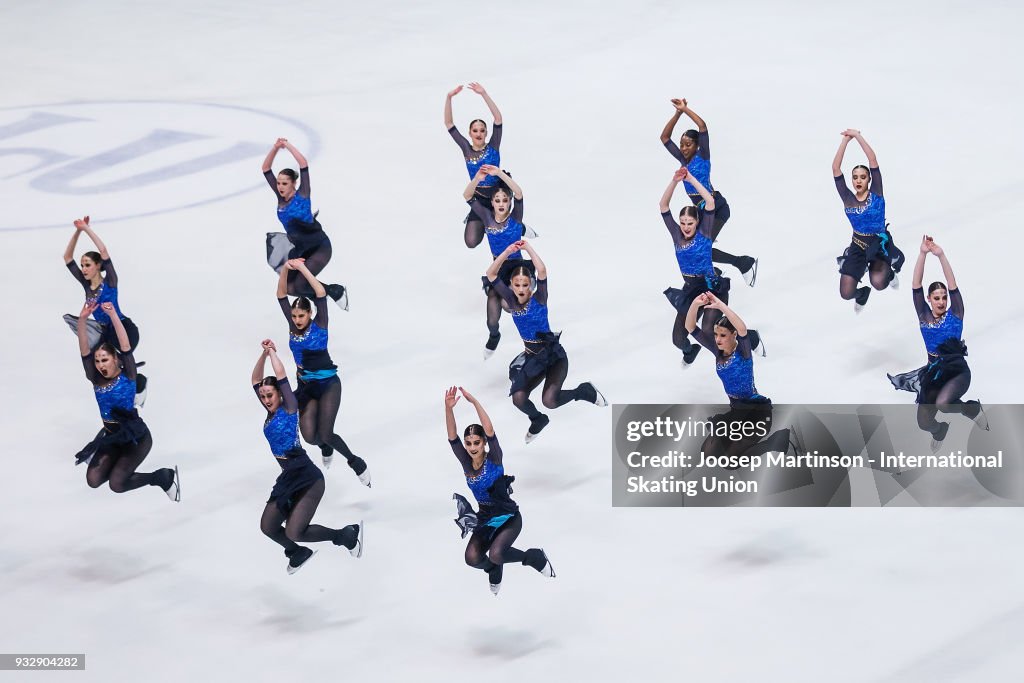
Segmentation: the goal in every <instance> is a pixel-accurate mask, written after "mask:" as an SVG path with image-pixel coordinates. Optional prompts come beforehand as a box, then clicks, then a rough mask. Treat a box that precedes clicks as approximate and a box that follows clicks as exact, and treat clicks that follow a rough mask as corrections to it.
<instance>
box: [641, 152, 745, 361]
mask: <svg viewBox="0 0 1024 683" xmlns="http://www.w3.org/2000/svg"><path fill="white" fill-rule="evenodd" d="M681 182H685V183H689V184H690V185H691V186H692V187H693V189H694V191H695V192H697V193H698V194H699V195H700V196H701V198H702V201H703V203H704V209H703V211H699V210H698V209H697V208H696V206H684V207H683V210H682V211H680V212H679V221H678V222H676V219H675V218H673V217H672V212H671V210H670V208H669V205H670V202H671V201H672V195H673V194H674V193H675V190H676V187H677V186H678V185H679V183H681ZM659 208H660V209H661V219H662V221H663V222H664V223H665V227H666V228H668V234H669V236H670V237H671V238H672V243H673V245H674V246H675V251H676V262H677V263H678V264H679V272H680V274H681V275H682V276H683V282H684V285H683V288H682V289H676V288H675V287H669V288H668V289H666V290H665V292H664V293H665V297H666V298H667V299H668V301H669V303H670V304H672V307H673V308H675V309H676V320H675V323H674V324H673V326H672V343H673V344H674V345H675V346H676V348H678V349H679V350H680V351H682V352H683V361H682V367H684V368H687V367H689V366H690V364H691V363H693V361H694V359H695V358H696V357H697V354H698V353H699V352H700V345H699V344H693V343H691V342H690V340H689V339H687V332H688V331H687V329H686V314H687V312H688V311H689V310H690V304H691V303H692V302H693V300H694V299H695V298H696V297H697V296H699V295H701V294H703V293H704V292H711V293H713V294H715V295H716V296H717V297H718V298H720V299H721V300H722V301H725V302H728V301H729V278H727V277H722V276H721V274H720V271H718V270H717V269H716V268H715V267H714V265H713V263H712V261H711V250H712V248H711V245H712V244H713V243H714V240H715V237H716V235H717V232H716V229H715V225H716V223H717V221H716V219H715V216H716V214H717V212H718V203H717V202H716V201H715V197H714V196H713V195H712V194H711V192H710V191H709V190H708V189H707V188H706V187H704V184H703V183H702V182H701V181H700V180H698V179H697V178H695V177H694V176H693V175H692V174H691V173H690V172H689V170H688V169H687V168H686V167H683V168H680V169H679V170H678V171H676V172H675V173H674V174H672V180H671V182H669V184H668V187H667V188H665V192H664V193H663V194H662V196H661V202H660V203H659ZM720 317H721V312H720V311H717V310H713V309H712V310H708V311H703V312H702V321H701V325H702V327H703V329H704V334H705V336H707V337H709V338H710V337H711V335H712V329H713V328H714V326H715V323H716V322H718V319H719V318H720ZM750 332H751V334H750V336H751V345H752V347H753V348H755V349H756V348H757V347H758V346H760V343H761V338H760V335H758V333H757V330H751V331H750ZM762 352H763V349H762Z"/></svg>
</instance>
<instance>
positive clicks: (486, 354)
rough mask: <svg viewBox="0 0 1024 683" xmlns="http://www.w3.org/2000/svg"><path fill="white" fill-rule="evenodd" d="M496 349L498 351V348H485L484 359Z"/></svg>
mask: <svg viewBox="0 0 1024 683" xmlns="http://www.w3.org/2000/svg"><path fill="white" fill-rule="evenodd" d="M495 351H497V349H484V360H487V359H488V358H490V357H491V356H493V355H494V352H495Z"/></svg>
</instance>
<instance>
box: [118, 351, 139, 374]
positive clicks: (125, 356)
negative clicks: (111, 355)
mask: <svg viewBox="0 0 1024 683" xmlns="http://www.w3.org/2000/svg"><path fill="white" fill-rule="evenodd" d="M120 356H121V372H122V373H123V374H124V376H125V377H127V378H128V379H130V380H132V381H134V380H135V379H136V378H137V377H138V376H139V371H138V369H137V368H136V367H135V356H134V355H133V354H132V352H131V351H129V352H128V353H120Z"/></svg>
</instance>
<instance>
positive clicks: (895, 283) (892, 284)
mask: <svg viewBox="0 0 1024 683" xmlns="http://www.w3.org/2000/svg"><path fill="white" fill-rule="evenodd" d="M899 288H900V279H899V277H897V276H896V274H895V273H894V274H893V276H892V279H891V280H889V289H899Z"/></svg>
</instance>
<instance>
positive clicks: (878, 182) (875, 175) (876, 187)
mask: <svg viewBox="0 0 1024 683" xmlns="http://www.w3.org/2000/svg"><path fill="white" fill-rule="evenodd" d="M870 171H871V194H877V195H878V196H879V197H884V196H885V195H884V194H882V171H881V169H880V168H878V167H877V166H876V167H874V168H872V169H870Z"/></svg>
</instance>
